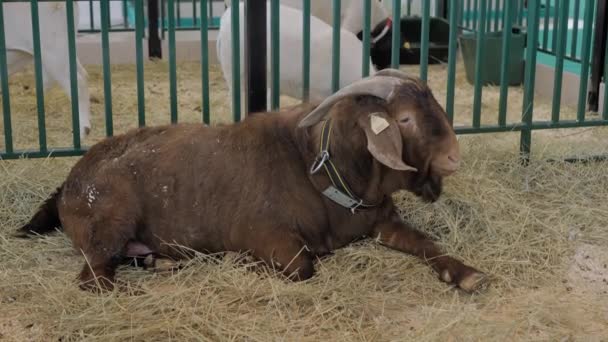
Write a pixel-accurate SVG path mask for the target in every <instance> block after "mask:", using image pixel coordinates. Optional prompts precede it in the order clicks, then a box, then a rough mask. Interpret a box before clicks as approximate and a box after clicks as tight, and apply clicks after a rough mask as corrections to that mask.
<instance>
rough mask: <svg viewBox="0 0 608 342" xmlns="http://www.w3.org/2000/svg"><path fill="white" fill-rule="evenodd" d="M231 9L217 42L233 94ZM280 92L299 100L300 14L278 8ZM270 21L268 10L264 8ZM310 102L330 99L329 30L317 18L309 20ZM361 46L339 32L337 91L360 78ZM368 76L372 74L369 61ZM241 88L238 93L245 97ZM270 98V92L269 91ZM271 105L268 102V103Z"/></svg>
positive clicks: (242, 62) (220, 59)
mask: <svg viewBox="0 0 608 342" xmlns="http://www.w3.org/2000/svg"><path fill="white" fill-rule="evenodd" d="M239 6H240V8H239V9H240V13H239V14H240V24H239V25H240V39H241V41H240V52H241V56H240V65H241V80H243V82H242V83H243V84H244V81H245V78H244V77H245V70H244V67H243V66H244V36H245V35H244V26H245V23H244V17H243V10H244V8H243V7H244V6H243V3H242V2H241V3H240V4H239ZM231 9H232V8H231V7H228V8H227V9H226V11H225V12H224V14H223V15H222V18H221V21H220V29H219V34H218V38H217V54H218V59H219V61H220V64H221V67H222V72H223V74H224V78H225V80H226V82H227V84H228V88H229V90H230V94H232V46H231V40H232V36H231V17H230V15H231ZM279 13H280V25H279V31H280V35H279V44H280V53H279V58H280V92H281V94H284V95H288V96H291V97H293V98H298V99H301V98H302V91H303V88H302V64H303V63H302V62H303V61H302V48H303V47H302V12H301V11H300V10H297V9H295V8H292V7H289V6H284V5H280V7H279ZM267 16H268V18H270V6H267ZM270 33H271V30H270V20H267V39H268V40H267V42H268V43H267V61H268V63H267V70H268V86H269V87H270V73H271V66H270V47H271V46H270V45H271V44H270ZM310 46H311V48H310V100H311V101H321V100H323V99H324V98H326V97H327V96H329V95H331V94H332V93H333V92H332V87H331V80H332V72H331V65H332V55H333V53H332V28H331V26H329V25H328V24H326V23H324V22H323V21H321V20H320V19H318V18H315V17H311V18H310ZM362 61H363V46H362V44H361V41H359V39H357V37H356V36H355V35H354V34H352V33H350V32H348V31H346V30H340V83H339V86H340V88H342V87H344V86H346V85H348V84H351V83H353V82H355V81H358V80H360V79H361V78H362V76H363V75H362V65H361V64H362ZM369 69H370V75H374V74H375V69H374V66H373V64H372V63H371V60H370V61H369ZM243 88H244V87H243V86H241V93H242V94H243V97H242V98H244V93H243V90H244V89H243ZM268 94H270V90H268ZM268 104H270V101H268Z"/></svg>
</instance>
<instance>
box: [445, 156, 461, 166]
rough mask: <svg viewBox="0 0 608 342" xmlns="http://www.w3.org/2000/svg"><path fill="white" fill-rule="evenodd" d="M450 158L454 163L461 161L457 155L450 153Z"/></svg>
mask: <svg viewBox="0 0 608 342" xmlns="http://www.w3.org/2000/svg"><path fill="white" fill-rule="evenodd" d="M448 160H449V161H450V162H452V163H454V164H458V163H460V158H459V157H457V156H452V155H448Z"/></svg>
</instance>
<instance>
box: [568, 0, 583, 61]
mask: <svg viewBox="0 0 608 342" xmlns="http://www.w3.org/2000/svg"><path fill="white" fill-rule="evenodd" d="M580 7H581V4H580V0H575V1H574V18H573V20H574V23H573V24H572V46H571V47H570V57H572V58H576V56H577V55H578V53H577V50H578V49H577V45H578V17H579V15H580Z"/></svg>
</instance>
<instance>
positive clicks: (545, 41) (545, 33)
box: [543, 0, 551, 50]
mask: <svg viewBox="0 0 608 342" xmlns="http://www.w3.org/2000/svg"><path fill="white" fill-rule="evenodd" d="M550 7H551V2H550V1H549V0H545V21H544V23H543V50H547V49H548V48H549V18H550V16H549V8H550Z"/></svg>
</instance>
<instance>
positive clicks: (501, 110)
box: [498, 1, 513, 126]
mask: <svg viewBox="0 0 608 342" xmlns="http://www.w3.org/2000/svg"><path fill="white" fill-rule="evenodd" d="M512 5H513V3H512V1H506V2H505V8H504V11H505V16H504V22H503V24H504V27H503V33H502V56H501V59H502V60H501V64H500V98H499V103H498V125H499V126H505V125H506V123H507V96H508V94H509V59H510V58H509V54H510V52H511V36H512V34H513V32H511V31H512V28H513V19H512V18H513V7H512Z"/></svg>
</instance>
